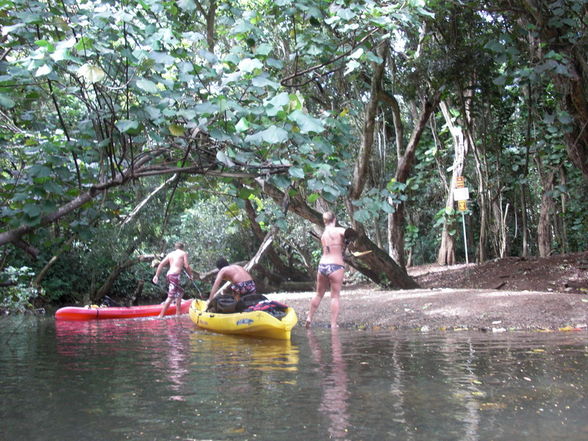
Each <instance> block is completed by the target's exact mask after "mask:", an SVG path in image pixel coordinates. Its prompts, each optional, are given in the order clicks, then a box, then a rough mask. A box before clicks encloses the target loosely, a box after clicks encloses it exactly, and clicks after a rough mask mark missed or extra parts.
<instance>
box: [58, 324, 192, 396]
mask: <svg viewBox="0 0 588 441" xmlns="http://www.w3.org/2000/svg"><path fill="white" fill-rule="evenodd" d="M55 329H56V333H55V334H56V341H57V352H58V353H59V354H60V355H62V356H65V358H66V360H69V362H66V363H65V365H66V366H67V367H68V369H70V370H72V371H79V370H96V369H105V370H115V371H117V370H118V369H117V366H114V364H109V365H108V366H105V365H102V364H100V363H97V362H96V360H94V361H93V362H92V363H88V357H89V356H91V357H92V358H94V357H99V358H100V357H104V359H110V360H112V358H113V357H114V356H115V355H116V354H117V353H121V355H128V354H129V353H134V352H135V353H137V354H138V356H139V357H140V358H143V359H144V360H145V362H149V363H150V364H151V366H152V368H153V369H154V371H155V372H156V373H157V374H158V375H159V376H160V377H159V378H154V379H153V381H154V382H161V381H162V380H164V381H165V383H166V385H167V386H168V388H169V390H170V393H171V395H170V396H169V397H168V399H169V400H176V401H183V400H184V399H185V397H184V394H183V392H185V388H184V383H185V376H186V374H187V373H188V360H187V355H188V353H189V342H188V338H187V333H188V332H189V331H190V330H191V329H192V327H191V325H190V323H188V322H186V320H185V318H176V317H170V318H166V319H164V320H158V319H155V318H141V319H124V320H123V319H121V320H91V321H87V322H79V321H61V320H57V321H56V322H55ZM139 342H140V343H139Z"/></svg>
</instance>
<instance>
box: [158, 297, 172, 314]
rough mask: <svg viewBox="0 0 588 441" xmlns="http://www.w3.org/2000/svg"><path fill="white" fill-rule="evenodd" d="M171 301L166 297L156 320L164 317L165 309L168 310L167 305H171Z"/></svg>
mask: <svg viewBox="0 0 588 441" xmlns="http://www.w3.org/2000/svg"><path fill="white" fill-rule="evenodd" d="M172 300H173V299H172V298H171V297H168V298H167V299H166V301H165V303H164V304H163V308H161V312H160V313H159V315H158V316H157V318H162V317H163V316H164V315H165V312H166V311H167V308H169V304H170V303H171V301H172Z"/></svg>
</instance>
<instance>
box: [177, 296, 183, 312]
mask: <svg viewBox="0 0 588 441" xmlns="http://www.w3.org/2000/svg"><path fill="white" fill-rule="evenodd" d="M181 310H182V298H181V297H178V298H177V299H176V317H177V316H179V315H180V314H181V313H182V311H181Z"/></svg>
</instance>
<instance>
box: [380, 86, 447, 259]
mask: <svg viewBox="0 0 588 441" xmlns="http://www.w3.org/2000/svg"><path fill="white" fill-rule="evenodd" d="M438 103H439V94H438V93H435V94H434V95H433V96H432V97H430V98H427V99H425V100H424V101H423V106H422V109H421V112H420V115H419V118H418V121H417V123H416V125H415V127H414V129H413V131H412V134H411V136H410V140H409V141H408V144H407V146H406V150H405V151H404V153H403V154H402V157H401V158H400V160H399V161H398V167H397V168H396V174H395V176H394V178H395V180H396V182H398V183H406V181H407V180H408V178H409V177H410V174H411V172H412V166H413V164H414V158H415V152H416V149H417V147H418V145H419V142H420V140H421V136H422V134H423V132H424V130H425V128H426V127H427V122H428V121H429V118H430V117H431V114H432V113H433V110H434V109H435V107H437V105H438ZM395 125H396V124H395ZM397 144H398V142H397ZM394 208H395V211H394V213H391V214H389V215H388V246H389V254H390V256H391V257H392V259H394V261H395V262H396V263H397V264H398V265H399V266H400V267H401V268H406V263H405V258H404V223H405V222H404V209H405V206H404V202H400V203H395V204H394Z"/></svg>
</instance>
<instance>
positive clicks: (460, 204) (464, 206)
mask: <svg viewBox="0 0 588 441" xmlns="http://www.w3.org/2000/svg"><path fill="white" fill-rule="evenodd" d="M457 209H458V210H459V211H467V209H468V203H467V202H466V201H457Z"/></svg>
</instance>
